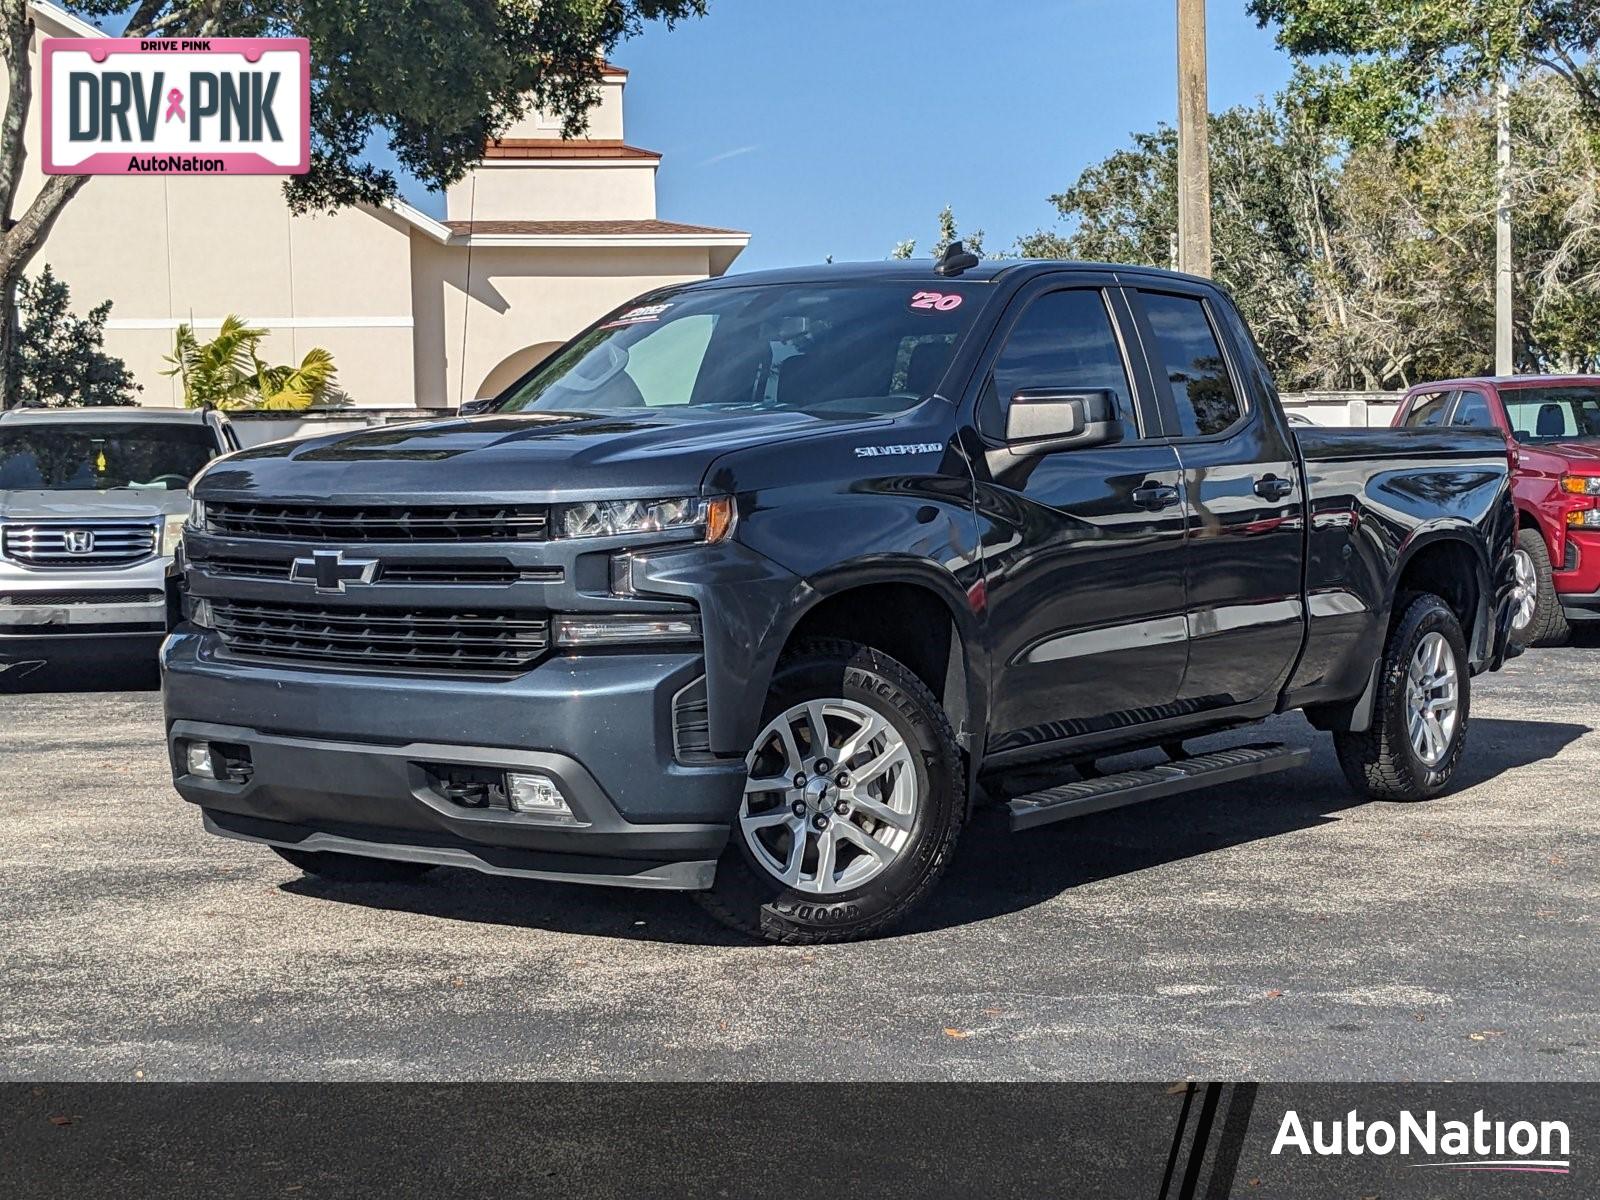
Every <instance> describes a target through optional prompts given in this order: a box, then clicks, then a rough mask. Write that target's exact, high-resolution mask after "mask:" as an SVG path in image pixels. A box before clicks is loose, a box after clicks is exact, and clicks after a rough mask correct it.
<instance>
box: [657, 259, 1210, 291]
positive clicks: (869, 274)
mask: <svg viewBox="0 0 1600 1200" xmlns="http://www.w3.org/2000/svg"><path fill="white" fill-rule="evenodd" d="M936 266H937V263H936V261H935V260H934V259H931V258H921V259H917V258H908V259H889V260H887V261H885V262H850V263H815V264H812V265H810V266H803V267H782V268H778V269H776V270H770V271H748V272H744V273H741V274H737V275H722V276H719V277H718V278H716V279H705V280H700V281H698V282H696V283H691V284H688V285H686V287H687V288H688V289H692V290H696V291H699V290H702V289H709V288H722V287H752V286H756V285H760V284H784V283H838V282H861V283H892V282H897V281H898V282H903V283H927V284H930V285H932V284H938V283H951V282H954V281H956V280H960V281H961V282H963V283H998V282H999V281H1001V280H1002V279H1005V280H1023V279H1031V278H1033V277H1034V276H1037V275H1049V274H1060V273H1061V272H1064V271H1078V272H1084V273H1094V274H1107V273H1116V274H1118V275H1140V276H1150V277H1160V278H1166V279H1182V280H1185V281H1188V282H1193V283H1205V284H1212V285H1213V286H1214V281H1212V280H1209V279H1201V278H1199V277H1198V276H1194V275H1185V274H1183V273H1182V272H1179V271H1169V270H1165V269H1163V268H1160V267H1143V266H1130V265H1129V264H1127V263H1101V262H1084V261H1079V260H1076V259H1040V258H1006V259H987V260H985V261H983V262H981V263H979V264H978V265H977V266H975V267H968V268H967V269H966V270H964V271H962V272H960V273H959V274H953V275H941V274H939V273H938V271H937V270H935V267H936Z"/></svg>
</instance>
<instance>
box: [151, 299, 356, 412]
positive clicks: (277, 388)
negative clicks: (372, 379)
mask: <svg viewBox="0 0 1600 1200" xmlns="http://www.w3.org/2000/svg"><path fill="white" fill-rule="evenodd" d="M266 336H267V331H266V330H265V329H257V328H255V327H253V326H251V325H248V324H246V323H245V321H244V320H243V319H242V318H240V317H236V316H233V315H232V314H230V315H228V316H227V317H224V318H223V321H222V326H221V327H220V328H219V329H218V330H217V335H216V336H215V337H213V338H211V339H210V340H209V341H205V342H202V341H200V339H199V338H197V337H196V336H195V333H194V329H193V328H192V327H191V326H190V325H189V324H188V323H187V322H186V323H184V324H182V325H179V326H178V330H177V333H176V334H175V335H174V337H173V345H172V353H171V354H169V355H167V356H166V361H167V362H169V363H171V364H172V369H171V370H168V371H163V372H162V374H163V375H176V376H177V377H178V378H179V380H180V381H181V382H182V383H183V402H184V404H186V405H187V406H188V407H190V408H206V407H210V408H219V409H224V410H228V409H241V408H266V409H302V408H309V407H310V406H311V405H313V404H316V403H318V402H320V401H322V400H324V399H326V398H327V396H328V393H329V391H330V390H331V389H332V387H333V383H334V377H335V374H336V372H335V369H334V365H333V355H332V354H330V353H329V352H328V351H326V350H324V349H322V348H321V347H320V346H319V347H315V348H313V349H311V350H309V351H307V352H306V356H305V357H304V358H303V359H301V360H300V365H299V366H298V367H292V366H276V367H275V366H269V365H268V364H267V363H266V362H264V361H263V360H262V358H261V356H260V354H259V353H258V352H257V351H258V348H259V347H260V344H261V339H262V338H264V337H266Z"/></svg>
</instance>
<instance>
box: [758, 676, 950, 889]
mask: <svg viewBox="0 0 1600 1200" xmlns="http://www.w3.org/2000/svg"><path fill="white" fill-rule="evenodd" d="M745 765H746V767H747V769H748V771H749V776H748V778H747V780H746V782H745V788H744V801H743V803H742V804H741V805H740V807H739V831H740V833H741V835H742V836H743V838H744V843H745V846H746V847H747V848H748V849H749V851H750V854H751V856H752V857H753V858H754V859H755V861H756V862H757V863H759V864H760V865H761V867H762V869H763V870H765V871H766V872H767V873H768V874H769V875H771V876H772V877H773V878H774V879H776V880H778V881H779V882H780V883H783V884H784V885H785V886H787V887H790V888H793V889H794V890H796V891H800V892H811V893H814V894H816V895H823V896H826V895H837V894H839V893H842V892H848V891H851V890H852V889H854V888H858V887H860V886H861V885H863V884H865V883H867V882H868V881H869V880H871V879H873V878H874V877H876V876H877V875H879V874H881V873H882V872H883V871H884V870H885V869H886V868H888V867H889V865H890V864H892V863H893V862H894V861H895V860H896V859H897V858H899V857H900V855H901V853H902V852H904V850H905V849H906V846H907V845H908V844H909V843H910V841H911V832H912V827H913V825H914V824H915V822H916V817H917V804H918V795H917V773H916V769H915V765H914V764H913V762H912V758H911V750H910V747H909V746H907V744H906V740H905V739H904V738H903V737H902V736H901V735H900V733H899V731H898V730H896V729H895V727H894V726H893V725H892V724H890V723H889V722H888V721H887V720H886V719H885V718H884V717H882V716H881V715H880V714H878V713H876V712H874V711H873V710H872V709H870V708H868V707H867V706H866V705H864V704H859V703H857V702H855V701H853V700H845V699H842V698H837V697H835V698H830V699H821V700H807V701H805V702H803V703H800V704H796V705H793V706H792V707H790V708H789V709H787V710H785V711H784V712H783V713H781V714H779V715H778V716H777V717H775V718H774V719H773V720H772V721H770V722H768V724H767V726H766V728H764V729H763V730H762V731H761V732H760V733H759V734H758V735H757V736H756V740H755V744H754V746H752V747H751V750H750V753H749V754H748V755H747V756H746V758H745Z"/></svg>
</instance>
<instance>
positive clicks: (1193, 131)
mask: <svg viewBox="0 0 1600 1200" xmlns="http://www.w3.org/2000/svg"><path fill="white" fill-rule="evenodd" d="M1177 2H1178V269H1179V270H1182V271H1188V272H1189V273H1190V274H1193V275H1206V276H1209V275H1210V274H1211V157H1210V147H1209V144H1208V143H1209V137H1208V133H1209V130H1208V128H1207V123H1208V121H1209V112H1208V109H1209V106H1208V104H1207V101H1206V4H1205V0H1177Z"/></svg>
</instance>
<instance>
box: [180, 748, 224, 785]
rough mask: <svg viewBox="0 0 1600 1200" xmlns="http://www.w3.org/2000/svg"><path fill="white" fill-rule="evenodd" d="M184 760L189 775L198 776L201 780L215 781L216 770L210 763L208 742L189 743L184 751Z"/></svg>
mask: <svg viewBox="0 0 1600 1200" xmlns="http://www.w3.org/2000/svg"><path fill="white" fill-rule="evenodd" d="M184 758H185V761H186V764H187V766H188V769H189V774H191V775H198V776H199V777H200V778H201V779H215V778H216V777H217V769H216V767H215V766H213V765H212V762H211V743H210V742H190V743H189V746H188V749H187V750H185V751H184Z"/></svg>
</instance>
